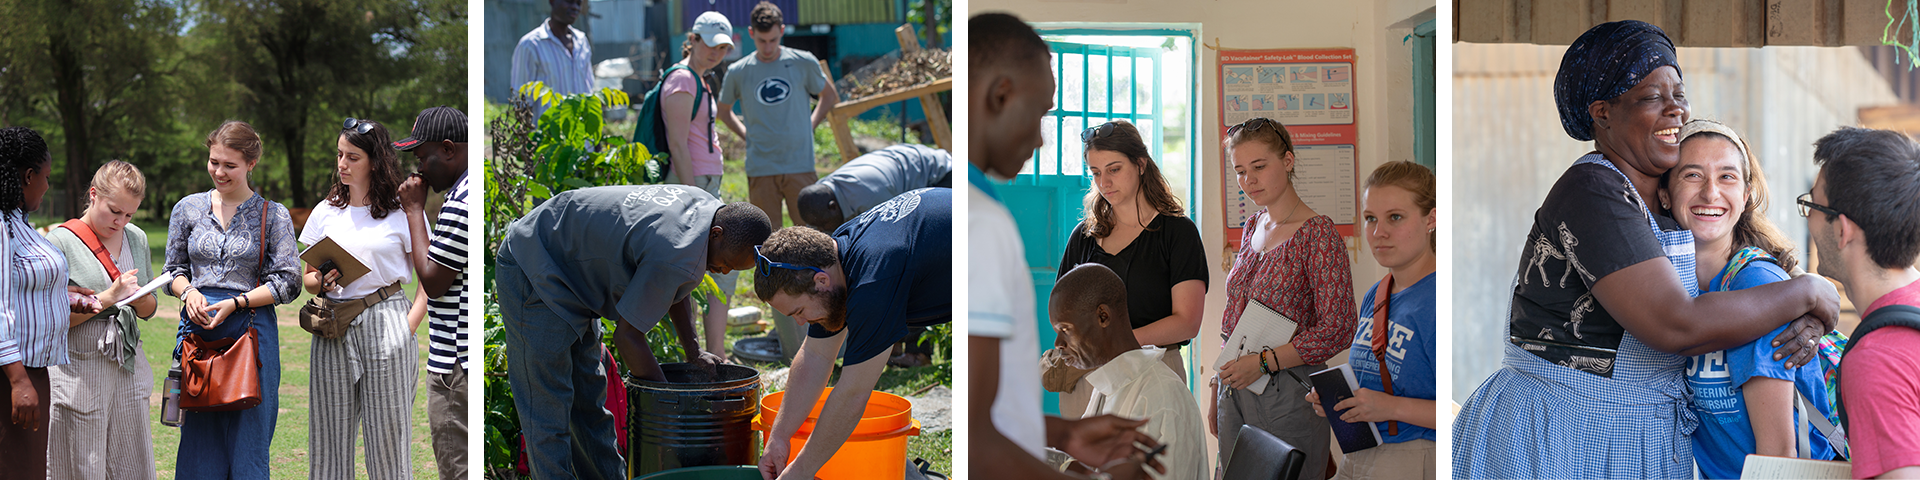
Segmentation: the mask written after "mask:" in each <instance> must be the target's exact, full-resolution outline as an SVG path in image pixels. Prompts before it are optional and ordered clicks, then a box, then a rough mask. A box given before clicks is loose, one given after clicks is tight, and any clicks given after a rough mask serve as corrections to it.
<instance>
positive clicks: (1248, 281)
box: [1220, 212, 1359, 365]
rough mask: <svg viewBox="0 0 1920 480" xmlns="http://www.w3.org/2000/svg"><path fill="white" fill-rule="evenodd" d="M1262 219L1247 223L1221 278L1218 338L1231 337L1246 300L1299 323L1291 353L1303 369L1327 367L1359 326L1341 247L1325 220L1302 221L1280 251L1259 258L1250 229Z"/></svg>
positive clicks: (1344, 251) (1349, 272) (1337, 235)
mask: <svg viewBox="0 0 1920 480" xmlns="http://www.w3.org/2000/svg"><path fill="white" fill-rule="evenodd" d="M1266 215H1267V213H1266V212H1260V213H1258V214H1255V215H1254V216H1253V217H1251V218H1248V219H1247V225H1248V228H1245V229H1243V230H1242V233H1241V236H1240V245H1241V248H1240V254H1239V255H1238V257H1237V258H1236V259H1235V261H1234V264H1233V271H1231V272H1228V273H1227V313H1226V315H1225V316H1224V318H1222V319H1221V321H1220V327H1221V333H1222V335H1221V336H1222V338H1225V337H1227V336H1230V335H1232V334H1233V327H1234V326H1235V325H1238V324H1239V323H1240V312H1242V311H1245V310H1246V308H1247V299H1254V300H1259V301H1260V303H1264V304H1266V305H1267V306H1269V307H1273V310H1274V311H1276V312H1279V313H1280V314H1281V315H1285V316H1287V318H1291V319H1293V321H1295V322H1300V329H1299V330H1297V331H1295V332H1294V334H1293V342H1292V343H1293V348H1294V349H1295V350H1298V351H1299V352H1300V358H1301V359H1303V360H1306V362H1307V364H1309V365H1311V364H1316V363H1321V362H1325V361H1327V359H1328V358H1332V357H1333V356H1334V355H1336V354H1339V353H1340V352H1341V351H1343V350H1346V349H1347V347H1348V346H1350V344H1352V343H1353V330H1354V328H1355V325H1356V324H1357V323H1358V322H1359V317H1358V316H1357V315H1356V314H1355V310H1354V308H1355V307H1354V305H1353V270H1352V268H1350V267H1349V266H1348V264H1347V244H1346V242H1345V241H1344V240H1341V238H1340V232H1339V231H1336V230H1334V229H1333V219H1331V218H1328V217H1327V216H1325V215H1321V216H1317V217H1313V218H1310V219H1307V222H1306V223H1305V224H1303V225H1301V226H1300V230H1299V231H1296V232H1294V234H1293V237H1292V238H1288V239H1287V240H1286V241H1285V242H1283V243H1281V244H1280V246H1278V247H1274V249H1273V250H1272V251H1266V252H1262V251H1260V250H1259V246H1258V245H1255V244H1254V243H1253V233H1254V232H1253V231H1254V229H1253V227H1252V226H1253V225H1257V224H1259V222H1260V221H1261V219H1262V218H1263V217H1265V216H1266Z"/></svg>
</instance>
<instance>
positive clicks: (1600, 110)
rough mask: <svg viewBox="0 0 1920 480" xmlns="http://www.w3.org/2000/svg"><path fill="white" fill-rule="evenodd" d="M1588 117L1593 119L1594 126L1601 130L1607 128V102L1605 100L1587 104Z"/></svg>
mask: <svg viewBox="0 0 1920 480" xmlns="http://www.w3.org/2000/svg"><path fill="white" fill-rule="evenodd" d="M1587 116H1589V117H1593V124H1594V125H1597V126H1599V127H1600V128H1606V124H1607V102H1606V101H1605V100H1594V101H1593V103H1589V104H1587Z"/></svg>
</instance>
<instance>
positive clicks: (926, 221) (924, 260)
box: [807, 188, 953, 365]
mask: <svg viewBox="0 0 1920 480" xmlns="http://www.w3.org/2000/svg"><path fill="white" fill-rule="evenodd" d="M833 239H834V241H835V242H838V243H839V244H840V267H841V269H842V270H841V271H843V272H845V273H846V275H847V325H846V327H845V330H847V339H846V344H845V351H844V352H842V355H841V358H842V359H844V360H846V362H845V363H846V364H848V365H852V364H856V363H861V362H865V361H867V360H871V359H873V357H875V356H878V355H880V354H881V353H885V352H886V351H887V350H889V349H892V348H893V344H894V343H895V342H899V341H900V339H902V338H906V336H907V329H908V328H909V327H930V326H934V325H939V324H942V323H947V322H950V321H953V189H951V188H922V189H919V190H912V191H908V192H907V193H902V194H900V196H897V197H893V199H892V200H887V201H886V202H885V203H881V204H880V205H878V206H875V207H873V209H872V210H867V212H866V213H862V214H860V216H858V217H854V219H853V220H852V221H848V222H847V223H846V224H844V225H841V226H840V228H839V229H837V230H834V231H833ZM836 333H837V332H830V331H827V329H826V328H824V327H821V326H820V325H818V324H815V325H810V326H809V327H808V328H807V335H808V336H811V337H814V338H827V337H831V336H833V335H835V334H836Z"/></svg>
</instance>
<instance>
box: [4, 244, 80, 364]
mask: <svg viewBox="0 0 1920 480" xmlns="http://www.w3.org/2000/svg"><path fill="white" fill-rule="evenodd" d="M0 261H3V262H5V263H6V266H7V269H6V271H5V272H0V365H9V364H13V363H15V362H22V363H24V364H25V366H27V367H28V368H45V367H51V366H54V365H65V364H66V363H67V325H68V322H67V319H68V314H70V313H71V312H72V310H71V309H70V308H69V307H68V306H67V257H66V255H64V254H62V253H61V252H60V249H59V248H55V247H54V246H53V244H52V243H49V242H47V239H46V237H42V236H40V232H36V231H34V230H33V226H32V225H28V224H27V219H26V212H23V211H20V210H14V211H12V212H7V214H6V218H4V219H0Z"/></svg>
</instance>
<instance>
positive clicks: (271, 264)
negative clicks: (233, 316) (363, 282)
mask: <svg viewBox="0 0 1920 480" xmlns="http://www.w3.org/2000/svg"><path fill="white" fill-rule="evenodd" d="M213 195H214V192H212V191H207V192H201V193H196V194H193V195H188V196H187V198H183V199H180V203H177V204H174V206H173V220H172V221H171V222H170V223H168V230H167V266H166V269H165V271H166V272H167V273H171V274H174V275H181V276H185V277H187V278H188V279H190V280H192V282H193V283H192V284H193V287H194V288H209V287H211V288H224V289H230V290H239V291H248V290H253V289H254V288H255V287H257V286H260V285H263V284H264V285H267V286H269V287H271V290H272V291H273V302H274V303H275V304H283V303H287V302H291V301H293V300H294V299H295V298H298V297H299V296H300V256H299V255H298V254H297V253H296V251H297V248H296V247H295V245H294V237H293V219H292V217H290V216H288V215H287V207H284V206H281V205H280V204H278V203H274V202H270V201H267V199H266V198H263V197H261V196H260V194H259V193H255V194H253V197H252V198H248V199H247V201H246V202H242V203H241V204H240V208H238V209H235V211H234V214H233V218H232V219H230V220H229V221H228V223H229V225H228V226H227V227H225V228H222V227H221V226H220V220H219V218H218V217H216V216H215V215H214V214H213ZM262 208H265V209H267V210H266V212H267V215H266V218H265V220H266V221H265V225H262V222H261V216H260V209H262ZM262 229H265V230H266V232H267V235H266V249H267V252H266V259H265V264H266V265H265V267H262V266H261V263H262V261H261V258H260V248H261V245H260V232H261V230H262ZM168 293H169V294H171V293H173V292H168Z"/></svg>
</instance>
